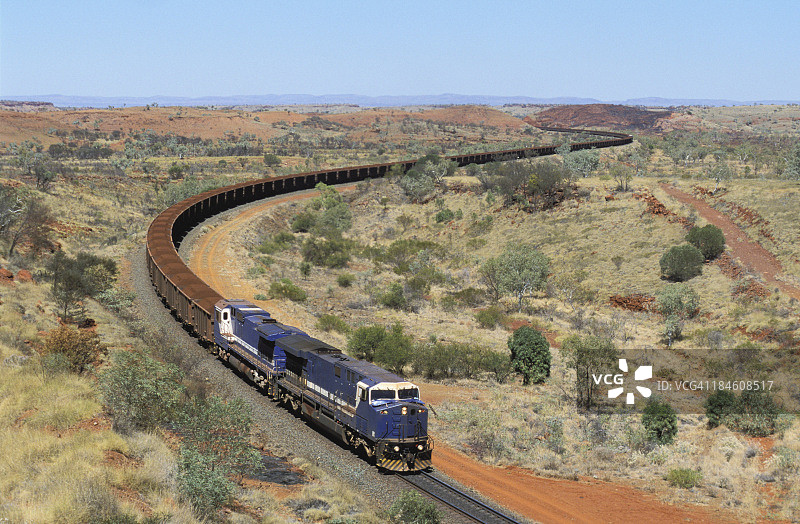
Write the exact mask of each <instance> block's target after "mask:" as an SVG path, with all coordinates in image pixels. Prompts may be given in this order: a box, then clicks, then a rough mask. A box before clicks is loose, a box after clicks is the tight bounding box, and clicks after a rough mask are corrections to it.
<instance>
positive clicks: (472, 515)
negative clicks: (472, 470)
mask: <svg viewBox="0 0 800 524" xmlns="http://www.w3.org/2000/svg"><path fill="white" fill-rule="evenodd" d="M397 476H398V477H400V478H401V479H403V480H404V481H405V482H407V483H408V484H411V485H412V486H414V488H416V489H418V490H419V491H422V492H423V493H425V494H427V495H428V496H430V497H431V498H433V499H435V500H437V501H439V502H441V503H442V504H445V505H446V506H448V507H449V508H451V509H453V510H455V511H456V512H458V513H460V514H461V515H464V516H465V517H467V518H469V519H471V520H473V521H475V522H481V523H483V524H519V521H517V520H515V519H514V518H512V517H510V516H508V515H506V514H505V513H502V512H501V511H499V510H497V509H495V508H493V507H491V506H489V505H488V504H485V503H483V502H481V501H480V500H478V499H476V498H475V497H473V496H471V495H468V494H467V493H465V492H464V491H462V490H460V489H458V488H456V487H455V486H452V485H451V484H448V483H447V482H445V481H444V480H442V479H440V478H439V477H437V476H435V475H432V474H431V473H428V472H426V471H421V472H420V473H419V474H415V475H397Z"/></svg>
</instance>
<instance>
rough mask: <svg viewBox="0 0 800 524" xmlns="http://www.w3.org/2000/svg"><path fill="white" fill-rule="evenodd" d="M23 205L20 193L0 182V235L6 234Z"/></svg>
mask: <svg viewBox="0 0 800 524" xmlns="http://www.w3.org/2000/svg"><path fill="white" fill-rule="evenodd" d="M24 207H25V201H24V200H23V198H22V197H21V196H20V194H19V193H18V192H17V191H16V190H15V189H14V188H13V187H10V186H6V185H2V184H0V236H6V234H8V231H9V230H10V228H11V227H12V226H13V225H14V223H15V222H16V221H17V218H18V217H19V215H20V214H21V213H22V210H23V209H24Z"/></svg>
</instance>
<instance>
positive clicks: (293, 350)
mask: <svg viewBox="0 0 800 524" xmlns="http://www.w3.org/2000/svg"><path fill="white" fill-rule="evenodd" d="M214 316H215V322H214V347H215V350H216V352H217V354H218V355H219V357H220V358H221V359H223V360H225V361H227V362H228V363H229V364H230V365H231V366H233V367H234V368H236V369H238V370H239V371H241V372H242V373H244V374H245V375H246V376H247V377H248V378H249V379H250V380H251V381H252V382H254V383H255V384H257V385H258V386H259V387H260V388H262V389H263V390H264V391H266V393H267V394H268V395H269V396H271V397H273V398H275V399H277V400H279V401H281V402H282V403H284V404H285V405H286V406H287V407H288V408H289V409H291V410H293V411H295V412H296V413H299V414H300V415H301V416H303V417H304V418H306V419H307V420H309V421H311V422H313V423H315V424H317V425H318V426H320V427H321V428H323V429H324V430H326V431H328V432H329V433H331V434H333V435H335V436H336V437H337V438H339V439H340V440H341V441H342V443H344V444H345V445H347V446H351V447H354V448H361V449H363V451H364V453H365V454H366V456H367V457H370V458H372V459H374V460H375V463H376V465H377V466H378V467H379V468H382V469H387V470H390V471H419V470H421V469H425V468H428V467H430V465H431V452H432V451H433V439H432V438H431V437H430V436H429V435H428V409H427V407H426V406H425V404H424V403H423V402H422V401H421V400H420V394H419V388H418V387H417V386H415V385H414V384H412V383H411V382H407V381H406V380H404V379H403V378H401V377H399V376H397V375H395V374H394V373H389V372H388V371H386V370H384V369H381V368H380V367H378V366H376V365H375V364H372V363H370V362H365V361H363V360H357V359H353V358H351V357H348V356H347V355H345V354H343V353H342V352H341V351H340V350H338V349H336V348H335V347H333V346H330V345H328V344H326V343H325V342H323V341H321V340H318V339H316V338H313V337H310V336H309V335H308V334H306V333H304V332H303V331H301V330H300V329H298V328H296V327H293V326H287V325H285V324H281V323H280V322H278V321H277V320H276V319H274V318H272V317H271V316H270V314H269V313H267V312H266V311H264V310H263V309H261V308H260V307H258V306H256V305H254V304H253V303H251V302H248V301H246V300H220V301H218V302H217V303H216V304H215V306H214Z"/></svg>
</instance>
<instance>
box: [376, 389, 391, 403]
mask: <svg viewBox="0 0 800 524" xmlns="http://www.w3.org/2000/svg"><path fill="white" fill-rule="evenodd" d="M394 393H395V391H394V390H393V389H373V390H372V400H373V401H375V400H384V399H389V400H394V399H395V396H394Z"/></svg>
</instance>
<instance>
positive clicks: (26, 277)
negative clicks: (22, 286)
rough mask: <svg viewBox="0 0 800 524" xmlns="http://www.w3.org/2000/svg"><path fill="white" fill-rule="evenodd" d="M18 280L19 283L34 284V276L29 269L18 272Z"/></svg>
mask: <svg viewBox="0 0 800 524" xmlns="http://www.w3.org/2000/svg"><path fill="white" fill-rule="evenodd" d="M17 280H18V281H19V282H33V275H31V272H30V271H28V270H27V269H20V270H19V271H17Z"/></svg>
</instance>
